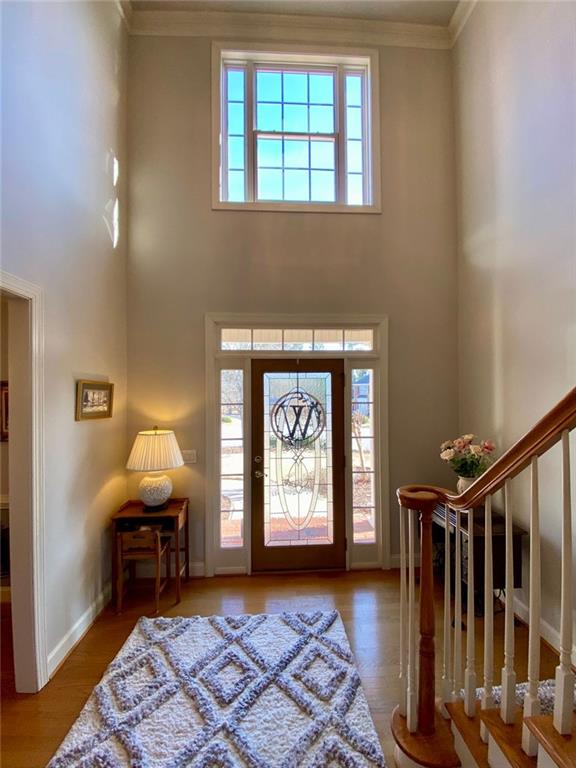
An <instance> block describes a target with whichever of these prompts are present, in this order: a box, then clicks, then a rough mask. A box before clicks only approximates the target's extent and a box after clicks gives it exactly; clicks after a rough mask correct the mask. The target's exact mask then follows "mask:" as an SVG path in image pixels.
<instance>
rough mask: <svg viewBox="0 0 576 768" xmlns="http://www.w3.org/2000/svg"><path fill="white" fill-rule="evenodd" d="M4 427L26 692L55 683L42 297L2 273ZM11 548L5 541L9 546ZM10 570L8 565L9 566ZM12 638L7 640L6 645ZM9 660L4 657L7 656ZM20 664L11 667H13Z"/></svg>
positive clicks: (19, 682) (7, 515)
mask: <svg viewBox="0 0 576 768" xmlns="http://www.w3.org/2000/svg"><path fill="white" fill-rule="evenodd" d="M0 302H1V305H2V307H1V309H2V313H1V320H2V322H1V329H0V332H1V334H2V360H1V363H2V381H3V382H6V384H5V385H4V386H3V413H2V415H3V422H2V427H3V430H2V437H3V440H2V441H1V444H2V448H1V456H0V459H1V461H2V466H1V467H0V471H1V474H0V480H1V485H2V487H1V489H0V498H1V500H2V502H3V506H4V507H5V508H7V512H4V513H3V526H6V527H7V529H8V533H7V534H4V535H3V538H4V537H5V538H6V539H8V541H9V544H8V547H5V546H4V547H3V552H2V556H3V557H2V560H3V570H5V571H8V574H7V576H8V577H9V582H10V584H9V591H8V590H6V591H4V589H3V590H2V592H3V594H2V597H3V599H4V600H6V603H4V604H3V606H2V613H3V616H2V618H3V622H2V634H3V640H4V639H7V645H6V646H5V648H9V647H10V642H11V643H12V647H13V653H12V654H8V659H6V658H5V659H4V662H3V667H2V678H3V682H4V681H5V678H6V676H8V685H9V686H10V685H11V684H12V685H14V687H15V689H16V691H18V692H20V693H34V692H36V691H39V690H40V689H41V688H42V687H43V686H44V685H45V684H46V683H47V682H48V664H47V652H46V622H45V613H44V611H45V601H44V568H43V559H44V530H43V520H44V506H43V499H44V472H43V369H44V365H43V363H44V359H43V338H44V319H43V295H42V291H41V289H40V288H39V287H38V286H35V285H33V284H31V283H28V282H27V281H25V280H21V279H20V278H17V277H16V276H14V275H10V274H9V273H6V272H2V271H0ZM3 543H6V542H3ZM8 564H9V565H8ZM5 633H8V634H9V636H8V638H5V637H4V635H5ZM3 656H5V654H3ZM11 661H12V662H13V663H12V664H10V662H11Z"/></svg>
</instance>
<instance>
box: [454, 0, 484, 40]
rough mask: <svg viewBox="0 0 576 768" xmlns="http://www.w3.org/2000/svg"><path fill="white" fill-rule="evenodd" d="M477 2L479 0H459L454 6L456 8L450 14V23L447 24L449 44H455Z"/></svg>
mask: <svg viewBox="0 0 576 768" xmlns="http://www.w3.org/2000/svg"><path fill="white" fill-rule="evenodd" d="M478 2H479V0H460V2H459V3H458V5H457V6H456V10H455V11H454V13H453V14H452V18H451V19H450V24H449V25H448V32H449V35H450V42H451V46H454V45H456V41H457V40H458V38H459V36H460V34H461V32H462V30H463V29H464V27H465V26H466V23H467V21H468V19H469V18H470V16H471V15H472V11H473V10H474V8H475V7H476V6H477V5H478Z"/></svg>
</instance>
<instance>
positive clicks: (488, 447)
mask: <svg viewBox="0 0 576 768" xmlns="http://www.w3.org/2000/svg"><path fill="white" fill-rule="evenodd" d="M480 446H481V448H482V451H483V453H492V451H494V450H495V449H496V446H495V445H494V443H493V442H492V440H482V442H481V443H480Z"/></svg>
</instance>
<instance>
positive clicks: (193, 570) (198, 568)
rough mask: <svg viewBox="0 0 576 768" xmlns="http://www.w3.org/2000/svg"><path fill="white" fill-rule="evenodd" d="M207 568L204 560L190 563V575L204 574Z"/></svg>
mask: <svg viewBox="0 0 576 768" xmlns="http://www.w3.org/2000/svg"><path fill="white" fill-rule="evenodd" d="M204 574H205V569H204V561H203V560H199V561H198V562H197V563H190V576H192V577H197V576H204Z"/></svg>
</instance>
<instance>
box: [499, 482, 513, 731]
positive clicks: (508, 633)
mask: <svg viewBox="0 0 576 768" xmlns="http://www.w3.org/2000/svg"><path fill="white" fill-rule="evenodd" d="M504 512H505V515H506V582H505V583H506V609H505V613H504V667H503V668H502V702H501V704H500V717H501V718H502V720H503V721H504V722H505V723H508V724H511V723H513V722H514V714H515V709H516V672H515V671H514V548H513V538H512V504H511V501H510V480H506V483H505V485H504Z"/></svg>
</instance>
